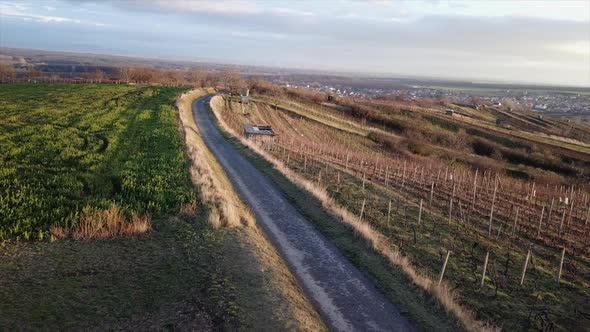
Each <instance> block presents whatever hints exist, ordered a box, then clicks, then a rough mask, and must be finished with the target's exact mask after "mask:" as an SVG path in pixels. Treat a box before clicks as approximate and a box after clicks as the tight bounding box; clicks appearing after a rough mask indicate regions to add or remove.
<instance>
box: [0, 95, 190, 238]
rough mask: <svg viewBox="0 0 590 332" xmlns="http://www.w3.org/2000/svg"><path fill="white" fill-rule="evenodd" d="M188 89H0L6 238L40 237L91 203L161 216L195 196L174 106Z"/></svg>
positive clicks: (0, 207)
mask: <svg viewBox="0 0 590 332" xmlns="http://www.w3.org/2000/svg"><path fill="white" fill-rule="evenodd" d="M184 90H185V89H183V88H171V87H161V88H160V87H139V86H134V87H129V86H117V85H27V84H19V85H5V86H1V87H0V138H2V146H3V149H4V151H6V152H5V153H3V154H2V156H0V162H1V163H0V193H2V194H3V195H2V196H3V199H2V200H0V220H2V222H1V223H0V239H2V238H3V237H4V238H14V237H23V238H25V239H27V238H30V237H36V238H39V239H42V238H43V237H46V236H47V235H48V229H49V227H50V226H51V225H59V226H66V225H71V224H73V223H76V222H77V212H79V211H80V210H81V209H82V208H83V207H85V206H94V207H99V208H106V207H108V206H110V205H111V204H113V203H116V204H118V205H120V206H121V207H122V208H123V210H124V211H125V212H126V213H128V214H130V213H132V212H136V213H141V214H152V215H156V216H157V215H160V214H163V213H166V212H168V211H170V210H172V209H175V208H176V207H177V206H179V205H180V204H182V203H185V202H188V201H190V200H192V199H194V190H193V189H191V186H190V183H189V182H188V174H187V173H186V168H185V158H184V155H183V151H182V144H181V141H179V140H178V139H177V137H176V134H177V125H176V112H175V109H174V106H173V103H174V100H175V99H176V96H177V95H178V94H180V93H181V92H182V91H184Z"/></svg>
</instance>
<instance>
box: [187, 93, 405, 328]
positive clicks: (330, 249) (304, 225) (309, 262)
mask: <svg viewBox="0 0 590 332" xmlns="http://www.w3.org/2000/svg"><path fill="white" fill-rule="evenodd" d="M212 96H213V95H207V96H205V97H202V98H200V99H197V100H196V101H194V102H193V105H192V107H193V109H192V111H193V116H194V118H195V122H196V123H197V126H198V128H199V130H200V132H201V135H202V136H203V140H204V141H205V143H206V144H207V146H208V147H209V149H210V150H211V152H212V153H213V155H215V157H216V158H217V160H218V161H219V163H220V164H221V166H222V167H223V168H224V170H225V171H226V173H227V175H228V176H229V178H230V180H231V182H232V183H233V185H234V186H235V188H236V190H237V191H238V193H239V195H240V197H241V198H242V199H243V201H244V202H245V203H246V204H248V206H249V207H250V209H251V210H252V212H253V213H254V215H255V217H256V220H257V222H258V223H259V225H261V226H262V228H263V229H264V231H265V232H266V234H267V235H268V237H269V238H270V240H271V242H272V243H273V245H274V246H275V247H276V248H277V250H278V251H279V253H280V254H281V256H282V257H283V259H284V260H285V261H286V262H287V265H288V266H289V268H290V269H291V271H292V272H293V274H294V275H295V277H296V278H297V279H298V281H299V283H300V285H301V286H302V288H303V289H304V291H305V292H306V293H307V295H308V297H309V298H310V299H312V301H313V302H314V304H315V305H316V308H317V309H318V311H319V312H320V314H321V315H322V317H323V318H324V320H325V321H326V323H327V324H328V326H329V327H330V328H331V329H332V330H334V331H414V330H416V329H415V327H413V326H412V324H410V323H409V322H408V320H407V319H406V318H405V317H404V316H402V315H401V313H400V311H399V309H398V308H397V307H396V306H395V305H393V304H392V303H391V302H390V301H389V300H388V299H387V298H385V296H383V294H381V293H380V292H379V291H378V290H377V289H376V288H375V286H374V285H373V284H372V283H371V282H370V281H369V280H368V279H367V278H366V277H365V275H363V274H362V273H361V272H360V271H359V270H357V269H356V267H354V266H353V265H352V264H351V263H350V262H349V261H348V260H347V259H346V258H345V257H344V256H343V255H342V254H341V253H340V252H339V251H338V249H337V248H336V247H335V246H334V245H333V244H332V243H330V242H329V241H328V240H327V239H326V238H324V236H323V235H321V234H320V233H319V232H318V231H317V230H316V229H315V228H314V227H313V226H312V225H311V224H310V223H309V222H308V221H307V220H306V219H305V218H304V217H303V216H302V215H301V214H300V213H299V212H298V211H297V210H296V208H295V207H294V206H292V205H291V203H289V201H288V200H287V199H286V198H285V197H284V196H283V195H282V193H281V191H280V190H279V189H278V188H277V187H276V186H275V185H274V184H273V183H272V181H271V180H270V179H268V178H266V177H265V176H264V175H263V174H262V173H261V172H260V171H259V170H257V169H256V168H255V167H254V166H253V165H252V164H251V163H250V162H249V161H248V160H247V159H246V158H245V157H244V156H242V155H241V154H240V153H239V152H238V150H237V149H236V148H235V147H234V146H233V145H232V144H231V143H230V142H228V141H227V140H226V139H225V137H223V135H222V134H221V132H220V131H219V128H217V124H216V120H215V119H214V115H213V114H212V112H211V111H210V110H209V107H208V105H209V100H210V99H211V97H212Z"/></svg>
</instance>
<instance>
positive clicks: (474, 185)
mask: <svg viewBox="0 0 590 332" xmlns="http://www.w3.org/2000/svg"><path fill="white" fill-rule="evenodd" d="M477 172H479V168H478V169H476V170H475V176H474V177H473V198H472V200H471V210H474V211H475V195H476V193H477Z"/></svg>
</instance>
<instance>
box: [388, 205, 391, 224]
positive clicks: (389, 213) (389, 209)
mask: <svg viewBox="0 0 590 332" xmlns="http://www.w3.org/2000/svg"><path fill="white" fill-rule="evenodd" d="M390 218H391V200H389V207H388V208H387V228H389V220H390Z"/></svg>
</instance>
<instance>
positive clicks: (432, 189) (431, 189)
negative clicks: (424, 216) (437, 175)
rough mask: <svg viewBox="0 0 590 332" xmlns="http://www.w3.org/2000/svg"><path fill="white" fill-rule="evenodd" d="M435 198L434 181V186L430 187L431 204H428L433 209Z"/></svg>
mask: <svg viewBox="0 0 590 332" xmlns="http://www.w3.org/2000/svg"><path fill="white" fill-rule="evenodd" d="M433 197H434V181H432V184H431V185H430V202H429V203H428V205H429V206H430V207H431V208H432V198H433Z"/></svg>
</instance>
